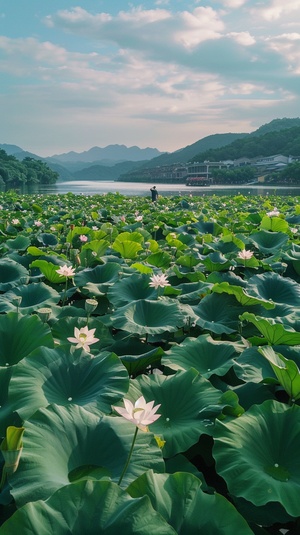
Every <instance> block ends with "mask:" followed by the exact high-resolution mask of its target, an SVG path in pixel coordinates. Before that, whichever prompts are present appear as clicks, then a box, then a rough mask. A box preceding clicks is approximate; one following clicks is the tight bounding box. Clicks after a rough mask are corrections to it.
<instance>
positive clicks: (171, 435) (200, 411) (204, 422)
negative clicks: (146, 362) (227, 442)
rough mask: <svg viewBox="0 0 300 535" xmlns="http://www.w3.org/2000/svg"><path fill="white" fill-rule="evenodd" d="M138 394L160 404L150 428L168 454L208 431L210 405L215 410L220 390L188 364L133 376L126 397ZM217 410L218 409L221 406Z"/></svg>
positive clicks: (194, 441)
mask: <svg viewBox="0 0 300 535" xmlns="http://www.w3.org/2000/svg"><path fill="white" fill-rule="evenodd" d="M140 395H143V396H144V398H145V399H146V400H149V401H151V400H154V401H155V405H156V404H159V403H160V404H161V406H160V407H159V411H158V413H159V414H161V417H160V418H158V420H156V421H155V422H154V423H153V424H151V431H152V432H153V433H154V434H155V435H158V436H161V437H162V438H163V440H165V441H166V443H165V445H164V447H163V454H164V457H166V458H169V457H172V456H173V455H176V454H177V453H180V452H184V451H186V450H187V449H188V448H189V447H191V446H192V445H193V444H196V443H197V442H198V440H199V436H200V435H201V434H203V433H206V434H209V428H211V427H213V425H214V417H211V412H212V411H211V410H210V409H211V407H213V413H214V414H215V413H216V405H218V403H219V401H220V398H221V395H222V393H221V392H220V391H219V390H216V389H215V388H214V387H213V386H212V385H211V384H210V382H209V381H207V380H206V379H204V378H203V377H201V376H200V374H199V373H198V372H197V371H196V370H194V369H193V368H190V369H189V370H188V371H184V372H183V371H178V372H177V373H176V374H175V375H169V376H164V375H158V374H153V375H150V376H149V375H148V376H146V375H143V376H139V377H137V378H136V379H135V383H134V384H133V383H131V384H130V388H129V393H128V394H127V396H126V397H128V398H129V397H130V399H131V400H132V401H135V400H136V399H137V398H138V397H139V396H140ZM217 412H218V414H220V413H221V412H222V407H221V406H220V408H219V410H218V411H217Z"/></svg>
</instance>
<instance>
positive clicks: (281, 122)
mask: <svg viewBox="0 0 300 535" xmlns="http://www.w3.org/2000/svg"><path fill="white" fill-rule="evenodd" d="M294 126H300V118H299V117H295V118H294V119H288V118H287V117H284V118H283V119H273V121H271V122H270V123H267V124H263V125H262V126H260V127H259V128H258V129H257V130H255V131H254V132H252V133H251V134H249V136H262V135H263V134H268V133H269V132H279V131H280V130H286V129H288V128H294Z"/></svg>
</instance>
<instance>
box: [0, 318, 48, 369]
mask: <svg viewBox="0 0 300 535" xmlns="http://www.w3.org/2000/svg"><path fill="white" fill-rule="evenodd" d="M42 346H45V347H53V346H54V341H53V337H52V335H51V331H50V329H49V327H48V325H47V324H44V323H42V322H41V320H40V319H39V317H38V316H36V315H32V316H21V315H20V314H18V313H17V312H9V313H8V314H5V315H0V366H8V365H9V366H12V365H13V364H16V363H17V362H19V361H20V360H21V359H23V358H24V357H26V356H27V355H29V354H30V353H31V352H32V351H34V350H35V349H37V348H40V347H42Z"/></svg>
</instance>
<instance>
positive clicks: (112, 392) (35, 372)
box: [9, 347, 129, 420]
mask: <svg viewBox="0 0 300 535" xmlns="http://www.w3.org/2000/svg"><path fill="white" fill-rule="evenodd" d="M128 386H129V379H128V373H127V371H126V369H125V367H124V366H123V364H122V363H121V361H120V359H119V358H118V357H117V356H116V355H115V354H113V353H103V354H101V353H100V354H98V355H97V356H96V357H92V356H89V355H86V354H82V355H81V351H78V352H75V353H70V352H68V351H66V350H65V349H63V348H57V349H47V348H43V347H41V348H39V349H38V350H36V351H34V352H32V353H31V354H30V356H29V357H27V358H25V359H23V360H22V362H19V364H17V365H16V366H15V367H14V370H13V376H12V379H11V382H10V388H9V402H10V403H11V406H12V407H13V408H14V410H15V411H17V412H18V414H19V415H20V416H21V417H22V418H23V419H24V420H27V419H28V418H29V417H30V416H32V414H33V413H34V412H35V411H36V410H38V409H40V408H42V407H47V406H48V405H50V404H51V403H55V404H57V405H63V406H68V405H72V404H75V405H80V406H81V407H84V408H85V409H86V410H88V411H90V412H93V411H94V413H96V412H98V413H99V411H101V412H104V413H111V405H112V404H114V403H116V402H117V401H119V400H120V399H121V398H122V397H124V395H125V394H126V392H127V390H128Z"/></svg>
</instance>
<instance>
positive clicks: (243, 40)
mask: <svg viewBox="0 0 300 535" xmlns="http://www.w3.org/2000/svg"><path fill="white" fill-rule="evenodd" d="M227 36H228V37H232V39H233V40H234V41H236V42H237V43H238V44H239V45H243V46H251V45H254V43H255V42H256V40H255V38H254V37H253V36H252V35H251V34H250V33H249V32H230V33H228V34H227Z"/></svg>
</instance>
